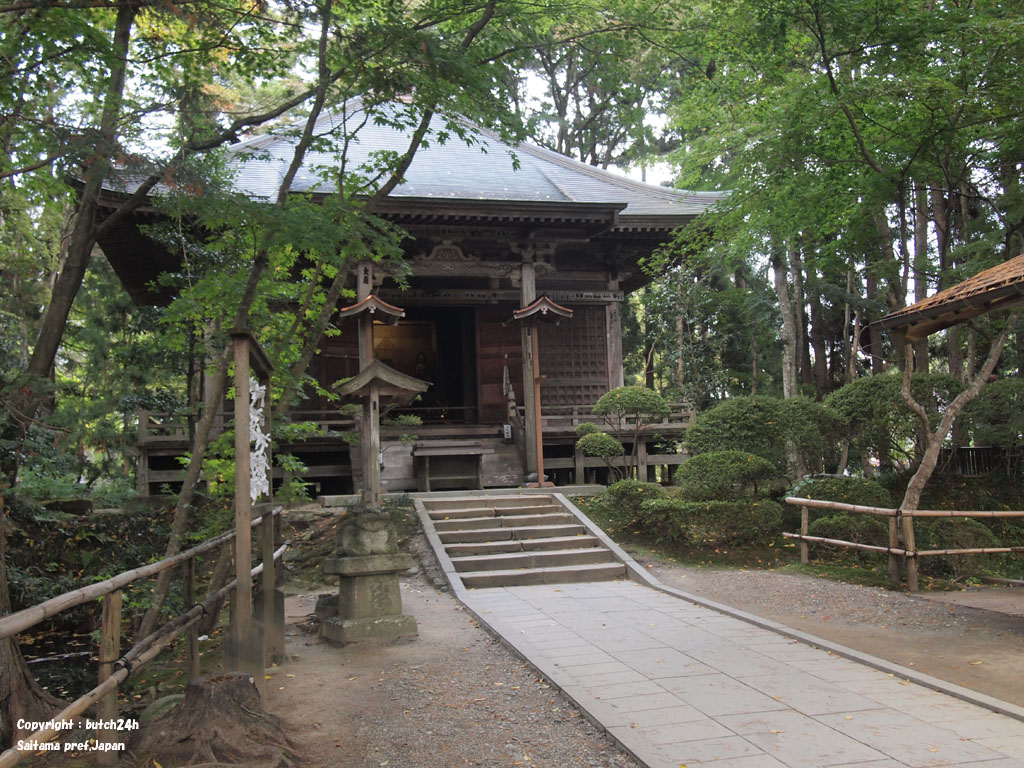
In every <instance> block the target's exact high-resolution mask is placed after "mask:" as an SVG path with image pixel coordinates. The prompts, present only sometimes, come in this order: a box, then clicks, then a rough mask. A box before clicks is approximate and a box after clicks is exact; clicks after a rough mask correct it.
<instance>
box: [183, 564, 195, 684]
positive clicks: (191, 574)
mask: <svg viewBox="0 0 1024 768" xmlns="http://www.w3.org/2000/svg"><path fill="white" fill-rule="evenodd" d="M181 575H182V587H181V591H182V593H183V595H182V596H183V597H184V600H185V610H186V611H187V610H190V609H191V608H192V606H194V605H195V604H196V559H195V558H194V557H190V558H189V559H188V560H186V561H185V562H184V563H182V564H181ZM185 637H186V640H187V644H186V646H185V672H186V673H187V675H188V681H189V682H190V683H191V682H194V681H195V680H198V679H199V624H198V622H197V623H195V624H193V625H192V626H191V627H189V628H188V629H187V630H186V635H185Z"/></svg>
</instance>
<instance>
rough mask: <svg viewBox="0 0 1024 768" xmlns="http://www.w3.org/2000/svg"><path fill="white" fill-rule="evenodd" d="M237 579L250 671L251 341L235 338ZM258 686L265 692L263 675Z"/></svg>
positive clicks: (239, 638) (240, 642)
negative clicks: (248, 649) (248, 650)
mask: <svg viewBox="0 0 1024 768" xmlns="http://www.w3.org/2000/svg"><path fill="white" fill-rule="evenodd" d="M234 345H235V578H236V579H237V584H236V586H235V590H234V596H235V601H234V608H235V611H234V614H233V616H232V619H233V621H232V624H231V631H232V641H233V643H234V649H235V655H236V659H235V663H236V669H237V670H238V671H241V672H251V671H252V670H249V669H247V668H246V667H247V664H246V660H247V658H248V656H249V654H248V653H247V652H246V649H247V647H248V646H249V645H250V641H251V638H252V576H251V573H250V572H251V571H252V529H251V527H250V526H251V523H252V502H251V500H250V499H249V339H248V338H245V337H244V336H235V338H234ZM258 677H259V681H257V687H260V689H261V690H262V681H263V675H262V674H260V675H258Z"/></svg>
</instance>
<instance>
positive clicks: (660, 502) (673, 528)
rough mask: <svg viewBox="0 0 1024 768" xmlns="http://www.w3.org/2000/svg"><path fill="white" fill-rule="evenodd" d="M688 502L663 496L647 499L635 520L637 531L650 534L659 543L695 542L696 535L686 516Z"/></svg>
mask: <svg viewBox="0 0 1024 768" xmlns="http://www.w3.org/2000/svg"><path fill="white" fill-rule="evenodd" d="M685 504H686V502H684V501H680V500H679V499H673V498H669V497H666V496H662V497H660V498H656V499H647V500H646V501H644V502H643V503H642V504H641V505H640V513H639V514H638V515H637V516H636V517H635V518H634V520H633V528H634V530H635V531H636V532H637V533H640V534H643V535H644V536H649V537H651V538H652V539H654V540H655V541H656V542H657V543H659V544H660V543H661V542H663V541H671V542H672V543H674V544H693V543H695V536H694V531H693V528H692V526H691V525H690V523H689V520H688V519H687V517H686V513H685V509H684V505H685Z"/></svg>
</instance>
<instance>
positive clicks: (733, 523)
mask: <svg viewBox="0 0 1024 768" xmlns="http://www.w3.org/2000/svg"><path fill="white" fill-rule="evenodd" d="M677 504H678V508H677V509H678V515H679V516H680V520H681V521H684V522H686V523H687V524H688V525H689V527H690V528H691V529H692V531H693V536H694V540H695V541H697V542H699V543H707V544H758V543H764V542H766V541H769V540H771V539H773V538H775V537H776V536H777V535H778V534H779V532H780V531H781V530H782V505H781V504H779V503H778V502H775V501H770V500H767V499H757V500H755V499H734V500H730V501H683V500H679V501H678V502H677Z"/></svg>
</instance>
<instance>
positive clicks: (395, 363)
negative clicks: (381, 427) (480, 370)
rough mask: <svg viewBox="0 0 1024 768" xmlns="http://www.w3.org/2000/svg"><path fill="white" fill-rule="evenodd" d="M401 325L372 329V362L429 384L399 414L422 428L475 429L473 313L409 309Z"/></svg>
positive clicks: (453, 309) (462, 309) (467, 309)
mask: <svg viewBox="0 0 1024 768" xmlns="http://www.w3.org/2000/svg"><path fill="white" fill-rule="evenodd" d="M405 314H406V316H405V318H404V319H403V320H400V321H399V322H398V324H397V325H392V326H388V325H380V326H377V327H376V328H375V329H374V344H373V347H374V350H373V351H374V356H375V357H376V358H377V359H379V360H381V361H383V362H385V363H387V364H388V365H390V366H392V367H393V368H395V369H397V370H399V371H401V372H402V373H407V374H409V375H410V376H415V377H416V378H418V379H423V380H424V381H429V382H430V383H431V385H432V386H431V387H430V389H428V390H427V391H426V392H425V393H424V394H423V395H422V396H421V398H420V399H419V400H417V401H416V402H414V403H412V405H411V406H409V407H408V408H403V409H401V410H400V411H398V412H399V413H412V414H415V415H417V416H419V417H420V418H421V419H423V423H424V424H438V423H452V424H475V423H477V401H476V355H475V338H476V336H475V333H476V329H475V320H474V313H473V308H472V307H411V308H407V309H406V311H405Z"/></svg>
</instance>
